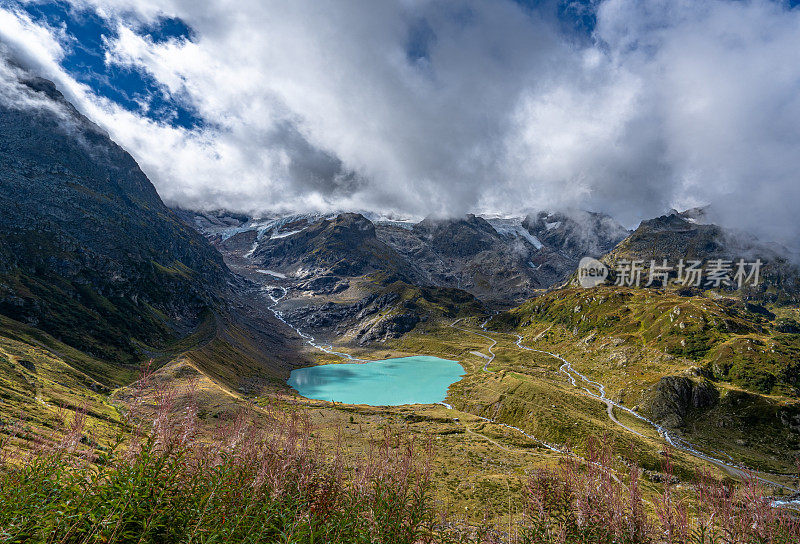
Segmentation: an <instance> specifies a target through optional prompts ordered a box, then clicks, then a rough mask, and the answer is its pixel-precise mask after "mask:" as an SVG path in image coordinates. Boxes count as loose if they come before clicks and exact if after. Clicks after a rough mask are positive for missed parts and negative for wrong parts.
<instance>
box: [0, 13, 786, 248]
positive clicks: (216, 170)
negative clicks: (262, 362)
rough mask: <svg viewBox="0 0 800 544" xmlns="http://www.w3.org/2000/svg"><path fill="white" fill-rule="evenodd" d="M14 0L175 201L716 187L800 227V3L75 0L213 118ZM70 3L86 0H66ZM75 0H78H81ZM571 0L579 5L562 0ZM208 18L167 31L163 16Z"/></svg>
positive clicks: (0, 21) (615, 201)
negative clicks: (83, 66)
mask: <svg viewBox="0 0 800 544" xmlns="http://www.w3.org/2000/svg"><path fill="white" fill-rule="evenodd" d="M31 4H32V3H31V2H8V1H6V2H0V6H3V7H2V8H0V42H2V43H3V44H4V46H5V49H6V53H5V54H6V56H8V57H11V58H14V59H15V61H16V62H19V63H21V64H23V65H24V66H26V67H29V68H31V69H33V70H35V71H37V72H39V73H40V74H41V75H43V76H45V77H47V78H49V79H53V80H54V81H55V82H56V84H57V85H58V87H59V89H60V90H62V92H64V94H65V95H66V96H67V98H68V99H70V100H71V101H72V102H73V103H75V105H76V106H77V107H78V108H79V109H80V110H81V111H82V112H83V113H84V114H86V115H87V116H88V117H90V118H91V119H92V120H94V121H95V122H97V123H98V124H99V125H101V126H102V127H104V128H105V129H106V130H108V131H109V133H110V134H111V135H112V137H113V138H114V139H115V140H116V141H117V142H119V143H120V144H121V145H122V146H123V147H125V148H126V149H127V150H129V151H130V152H131V153H132V154H133V155H134V157H135V158H136V159H137V160H138V161H139V163H140V164H141V166H142V168H143V170H144V171H145V172H146V173H147V174H148V175H149V176H150V178H151V179H152V180H153V182H154V184H155V185H156V187H157V188H158V190H159V192H160V194H161V195H162V197H163V198H164V199H165V200H166V201H167V202H168V203H170V204H179V205H183V206H187V207H205V208H219V207H225V208H229V209H234V210H242V211H251V212H252V211H264V210H287V211H288V210H292V211H295V210H335V209H367V210H375V211H396V212H398V213H405V214H414V215H426V214H429V213H438V214H443V215H448V214H452V215H455V214H461V213H464V212H466V211H478V212H481V211H482V212H508V213H513V212H520V211H524V210H529V209H542V208H564V207H573V208H584V209H591V210H595V211H603V212H607V213H610V214H612V215H614V216H616V217H617V218H619V219H620V220H621V221H623V222H625V223H627V224H628V225H635V224H636V222H637V221H638V220H640V219H642V218H646V217H650V216H653V215H656V214H659V213H663V212H664V211H666V210H667V209H669V208H670V207H683V208H685V207H690V206H694V205H701V204H707V203H711V204H713V206H714V209H715V210H716V213H717V214H718V215H719V220H720V221H722V222H723V223H726V224H729V225H733V226H738V227H740V228H746V229H749V230H754V231H755V232H758V233H759V234H761V235H765V236H768V237H770V238H775V239H781V240H784V241H787V240H788V241H793V240H798V239H800V227H798V222H797V221H796V220H795V215H796V212H795V210H794V207H795V206H796V203H798V202H800V180H799V179H798V172H799V171H800V152H798V150H800V92H799V91H800V11H798V9H795V8H792V7H791V6H789V4H787V3H784V2H777V1H767V0H748V1H710V0H691V1H690V0H676V1H673V2H663V1H658V0H604V1H599V2H598V1H591V2H585V3H584V4H579V3H576V2H567V3H564V2H562V3H561V5H559V6H556V7H559V8H563V7H564V5H568V7H570V8H571V9H573V10H578V11H581V12H582V14H583V15H587V14H588V15H591V16H592V17H593V20H594V25H593V28H592V30H591V34H586V35H582V36H581V35H575V34H574V33H570V32H565V31H564V25H563V24H560V21H559V20H557V18H556V17H555V15H554V14H555V13H556V12H557V11H558V10H557V9H550V8H552V7H553V6H555V5H556V3H554V2H537V3H535V5H534V6H530V5H524V4H521V3H517V2H512V1H510V0H509V1H506V0H496V1H492V2H488V1H477V0H468V1H459V2H455V1H433V0H430V1H427V0H395V1H390V0H386V1H382V2H360V1H346V0H340V1H336V2H333V1H330V2H329V1H324V0H315V1H302V0H295V1H292V2H285V1H268V0H239V1H237V2H228V1H223V0H215V1H209V2H196V1H193V0H163V1H156V0H144V1H142V0H139V1H135V2H134V1H132V0H72V1H71V2H70V3H69V10H68V11H69V13H70V17H73V18H75V19H80V18H81V17H89V16H91V17H93V18H96V19H97V20H98V21H100V22H101V23H102V24H103V25H105V28H106V29H107V32H105V33H104V34H103V38H102V41H101V44H102V49H103V51H102V55H104V57H103V63H104V65H105V66H106V67H107V68H108V69H109V70H112V69H113V70H118V71H119V70H121V71H124V72H126V73H127V72H130V73H137V74H143V75H145V76H146V77H147V78H149V79H150V80H152V81H153V82H154V86H155V88H156V89H157V92H153V93H152V94H153V95H155V94H163V95H164V96H165V97H167V98H168V100H169V101H171V103H172V104H175V105H176V107H180V108H182V109H183V110H185V111H188V112H191V115H192V116H194V117H195V118H196V121H197V122H194V123H179V122H175V121H174V119H170V118H169V116H166V117H164V116H161V117H159V116H154V115H151V114H150V113H152V112H150V111H148V108H153V102H150V101H148V99H147V96H145V97H144V98H137V100H139V102H140V103H139V104H138V107H134V108H132V107H130V105H126V104H122V103H121V102H120V101H119V100H115V99H114V97H112V96H109V95H108V93H102V92H98V91H97V89H96V87H94V86H93V85H92V84H90V83H86V82H85V81H82V80H81V79H80V78H77V77H76V76H75V73H74V70H67V69H66V68H65V67H64V59H65V58H66V57H67V55H69V53H70V52H71V51H73V50H74V49H76V48H80V47H81V46H82V40H83V39H84V37H82V36H76V35H73V34H71V33H70V25H68V24H66V23H64V24H57V23H54V22H53V21H52V20H51V21H45V20H42V19H41V18H37V17H35V16H33V15H32V11H31V9H29V8H30V5H31ZM62 4H64V3H62ZM64 5H66V4H64ZM562 11H563V9H562ZM165 20H167V21H180V22H181V23H182V24H184V25H185V26H186V27H187V28H188V29H189V32H187V33H183V34H181V35H177V36H168V37H166V38H164V37H156V36H154V35H153V33H152V32H149V31H147V29H149V28H153V27H154V25H155V26H158V24H159V22H161V21H165Z"/></svg>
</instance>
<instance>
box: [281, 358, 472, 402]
mask: <svg viewBox="0 0 800 544" xmlns="http://www.w3.org/2000/svg"><path fill="white" fill-rule="evenodd" d="M463 375H464V368H463V367H462V366H461V365H460V364H458V363H457V362H456V361H448V360H447V359H439V358H438V357H429V356H427V355H417V356H414V357H400V358H397V359H384V360H382V361H372V362H369V363H361V364H350V363H348V364H340V365H338V364H336V365H320V366H312V367H308V368H299V369H297V370H293V371H292V373H291V375H290V377H289V380H288V382H287V383H288V384H289V385H290V386H292V387H294V388H295V389H296V390H297V392H298V393H300V394H301V395H303V396H304V397H306V398H309V399H319V400H329V401H336V402H343V403H346V404H369V405H372V406H398V405H400V404H434V403H437V402H441V401H443V400H444V399H445V397H446V396H447V388H448V387H449V386H450V384H452V383H455V382H457V381H458V380H459V379H461V376H463Z"/></svg>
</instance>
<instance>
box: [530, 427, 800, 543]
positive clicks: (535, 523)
mask: <svg viewBox="0 0 800 544" xmlns="http://www.w3.org/2000/svg"><path fill="white" fill-rule="evenodd" d="M612 465H613V463H612V456H611V448H610V447H609V446H608V445H607V444H605V445H602V444H600V442H598V441H597V440H593V441H591V443H590V447H589V453H588V456H587V459H586V461H585V462H583V461H582V460H578V459H576V458H574V457H565V458H564V459H562V461H561V464H560V467H559V468H558V469H549V470H540V471H538V472H536V473H535V474H533V475H532V477H531V478H530V481H529V483H528V516H527V517H528V522H527V523H526V524H525V527H524V529H523V530H522V534H523V535H524V536H523V537H522V541H523V542H526V543H537V544H538V543H548V544H550V543H559V544H567V543H575V544H589V543H597V544H611V543H618V544H662V543H668V544H796V543H798V542H800V519H798V515H797V512H794V511H791V510H786V509H781V508H775V507H773V505H772V500H771V499H770V498H769V497H768V496H767V495H766V493H765V490H764V489H763V487H762V486H761V485H759V482H758V480H757V479H756V478H755V477H753V476H750V477H748V478H747V479H746V480H745V482H744V483H743V484H741V485H736V486H730V485H724V484H722V483H720V482H717V481H715V480H713V479H711V478H710V477H709V476H708V474H706V473H701V474H700V475H699V478H698V482H697V483H696V485H694V486H693V491H692V492H691V493H688V494H687V493H684V494H679V493H678V492H677V490H676V489H675V486H674V485H673V484H672V470H671V466H670V460H669V453H668V452H666V454H665V459H664V472H665V478H664V480H665V482H666V483H665V484H664V486H663V491H662V493H661V495H660V496H658V497H656V498H655V500H653V501H645V499H644V498H643V497H642V493H641V490H640V487H639V474H640V469H639V467H637V466H630V467H629V468H630V470H629V474H628V476H627V478H626V481H623V480H622V479H621V478H620V477H619V476H618V473H617V472H615V471H614V469H613V466H612Z"/></svg>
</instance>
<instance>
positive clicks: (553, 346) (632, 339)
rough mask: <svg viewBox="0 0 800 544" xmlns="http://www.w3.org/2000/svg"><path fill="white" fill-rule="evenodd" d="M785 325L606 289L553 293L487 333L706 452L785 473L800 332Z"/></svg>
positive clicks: (795, 407)
mask: <svg viewBox="0 0 800 544" xmlns="http://www.w3.org/2000/svg"><path fill="white" fill-rule="evenodd" d="M781 323H782V321H781V319H779V318H778V317H777V316H776V315H775V314H774V313H773V312H770V311H768V310H767V309H765V308H764V307H761V306H757V305H752V304H747V303H743V302H741V301H738V300H735V299H728V298H719V297H714V298H711V297H706V296H702V295H695V296H681V295H680V294H678V293H676V292H671V291H668V292H663V291H654V290H647V289H638V290H630V289H624V288H615V287H604V288H595V289H591V290H583V289H564V290H559V291H555V292H552V293H549V294H547V295H544V296H542V297H539V298H536V299H533V300H531V301H529V302H527V303H526V304H524V305H522V306H520V307H518V308H516V309H513V310H511V311H509V312H506V313H503V314H500V315H498V316H496V317H495V318H494V319H493V320H492V321H491V323H490V328H492V329H493V330H497V331H507V332H514V333H517V334H521V335H522V336H523V338H524V343H525V344H526V345H530V346H534V347H537V348H538V349H543V350H547V351H553V352H556V353H559V354H560V355H562V356H564V357H565V358H566V359H568V360H569V361H571V362H572V363H573V366H574V367H575V368H576V369H577V370H578V371H580V372H582V373H584V374H586V375H587V376H590V377H591V379H593V380H596V381H599V382H601V383H603V384H604V385H605V386H606V390H607V392H608V393H609V394H610V396H611V397H612V398H613V399H615V400H616V401H618V402H620V403H623V404H625V405H627V406H629V407H632V408H634V409H636V410H637V411H640V412H643V413H645V414H647V415H648V416H650V417H653V418H654V419H656V420H657V421H660V422H661V423H663V424H665V425H667V426H671V427H674V428H675V429H677V430H678V431H680V432H681V433H683V434H684V435H685V436H686V437H687V438H689V439H690V440H691V441H693V442H694V443H699V444H703V445H704V447H705V448H706V451H711V450H712V449H714V450H722V451H725V452H726V453H727V454H729V455H732V456H733V457H734V458H736V459H737V460H738V461H739V462H745V463H746V464H749V465H750V466H753V467H759V468H764V469H767V470H773V471H778V472H782V471H791V470H792V468H793V465H794V462H795V461H794V460H795V457H796V456H797V455H798V454H800V425H799V424H800V403H799V402H798V399H797V394H798V392H797V383H798V382H797V380H798V360H799V359H798V353H800V352H798V349H800V335H798V334H794V333H786V332H782V330H785V328H784V327H783V326H782V324H781ZM511 368H515V369H519V368H520V367H519V366H518V365H517V366H512V367H511Z"/></svg>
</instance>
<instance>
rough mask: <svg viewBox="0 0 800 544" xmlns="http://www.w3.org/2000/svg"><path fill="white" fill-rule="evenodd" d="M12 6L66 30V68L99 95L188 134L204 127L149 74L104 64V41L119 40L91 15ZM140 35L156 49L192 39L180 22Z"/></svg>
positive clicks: (65, 7) (64, 6) (162, 23)
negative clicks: (154, 45)
mask: <svg viewBox="0 0 800 544" xmlns="http://www.w3.org/2000/svg"><path fill="white" fill-rule="evenodd" d="M8 3H9V4H10V5H15V7H17V8H19V9H21V10H23V11H25V12H26V13H28V14H30V16H31V17H32V18H33V20H35V21H37V22H40V23H44V24H47V25H49V26H52V27H61V26H63V28H64V30H65V32H66V34H67V35H68V36H69V37H70V38H71V40H70V43H69V47H68V48H67V55H66V56H65V57H64V59H63V61H62V66H63V67H64V69H65V70H66V71H67V72H68V73H69V74H70V75H71V76H72V77H74V78H75V79H76V80H77V81H80V82H82V83H85V84H87V85H89V86H90V87H91V88H92V89H93V90H94V92H96V93H97V94H99V95H101V96H104V97H106V98H108V99H110V100H113V101H114V102H116V103H118V104H120V105H121V106H123V107H125V108H127V109H129V110H132V111H137V112H139V113H141V114H142V115H145V116H147V117H150V118H152V119H155V120H159V121H164V122H169V123H171V124H174V125H176V126H182V127H186V128H193V127H198V126H200V125H202V123H203V120H202V118H200V117H199V116H197V115H196V112H195V111H194V110H193V108H192V106H191V104H188V103H186V102H185V101H181V100H180V99H179V98H178V97H173V96H171V95H170V94H169V93H168V92H166V91H165V90H164V89H163V86H161V85H160V84H159V83H158V82H157V81H156V80H155V79H154V78H153V77H152V76H150V75H148V74H147V73H146V72H144V71H142V70H136V69H133V68H129V67H124V66H119V65H115V64H108V63H106V62H105V60H104V59H105V49H106V46H105V41H104V40H106V39H114V38H116V37H117V31H116V29H115V28H114V27H113V26H112V25H111V23H110V22H109V21H107V20H104V19H103V18H101V17H100V16H98V15H97V14H96V13H95V12H94V11H93V10H90V9H77V8H72V7H70V5H69V4H68V3H66V2H60V1H59V2H34V3H27V2H26V3H22V4H20V3H17V2H8ZM137 31H138V32H139V33H140V34H142V35H143V36H146V37H148V38H149V39H151V40H153V42H155V43H159V42H163V41H166V40H170V39H174V40H190V39H191V37H192V33H191V29H189V27H187V26H186V25H185V24H184V23H183V22H182V21H181V20H180V19H177V18H162V19H160V20H158V22H157V23H155V24H151V25H146V26H141V27H140V28H138V29H137Z"/></svg>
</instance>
